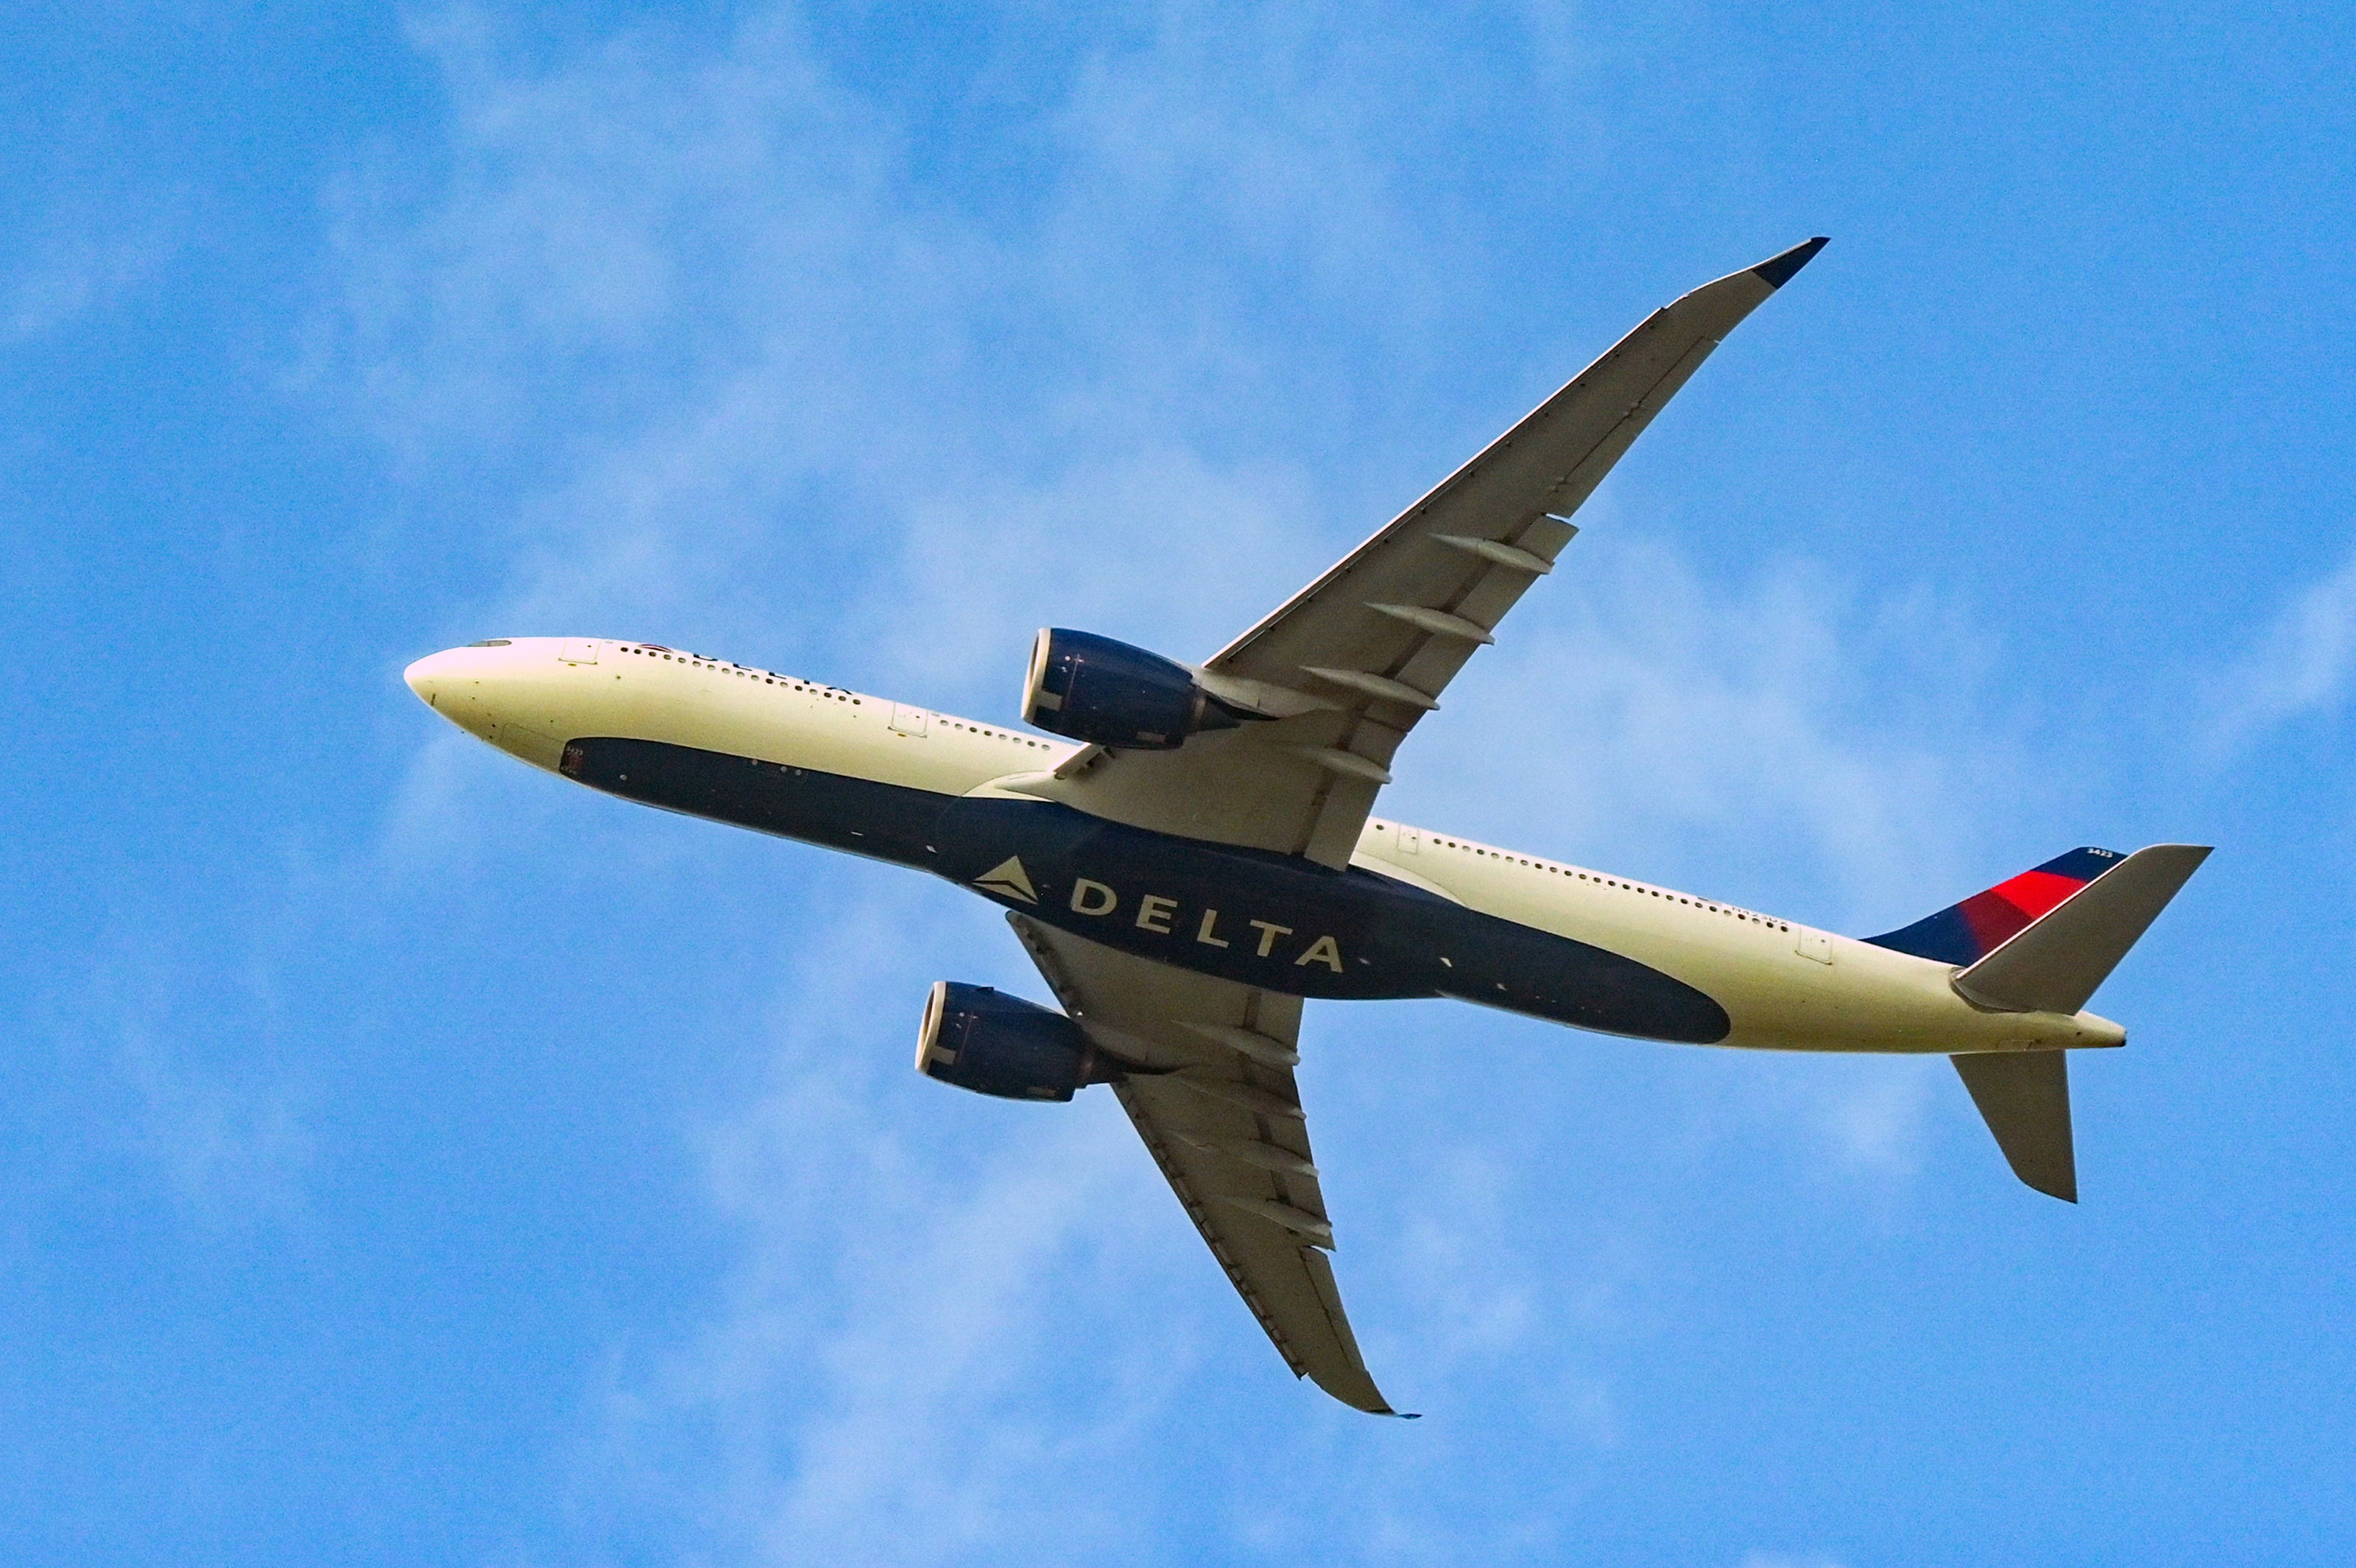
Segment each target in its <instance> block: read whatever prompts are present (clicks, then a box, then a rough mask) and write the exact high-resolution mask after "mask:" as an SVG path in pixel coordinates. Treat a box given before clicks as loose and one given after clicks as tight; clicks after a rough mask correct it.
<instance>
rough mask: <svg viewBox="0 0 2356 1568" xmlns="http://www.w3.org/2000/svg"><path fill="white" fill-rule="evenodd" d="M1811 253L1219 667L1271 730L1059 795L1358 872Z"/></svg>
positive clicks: (1550, 408)
mask: <svg viewBox="0 0 2356 1568" xmlns="http://www.w3.org/2000/svg"><path fill="white" fill-rule="evenodd" d="M1824 244H1825V241H1824V240H1820V239H1819V240H1808V241H1807V242H1806V243H1804V244H1802V245H1796V246H1794V247H1793V248H1792V249H1791V250H1789V251H1784V252H1783V254H1782V255H1779V256H1773V257H1771V258H1769V259H1768V260H1766V261H1762V262H1760V263H1759V264H1758V265H1757V266H1755V267H1750V268H1746V269H1744V270H1743V271H1741V272H1732V273H1730V274H1728V275H1727V276H1725V277H1723V278H1719V280H1717V281H1716V282H1715V283H1704V284H1703V285H1702V286H1701V287H1699V288H1697V289H1695V290H1694V291H1692V292H1691V293H1687V294H1686V295H1684V296H1683V297H1682V298H1679V299H1677V300H1676V301H1675V302H1673V303H1671V304H1666V305H1664V306H1663V307H1662V308H1661V309H1659V310H1656V311H1655V312H1654V313H1653V314H1652V315H1649V316H1647V317H1646V318H1645V319H1644V321H1643V322H1642V323H1641V324H1640V325H1638V326H1637V327H1636V329H1635V330H1634V331H1633V332H1631V333H1629V334H1628V336H1625V337H1623V338H1622V339H1621V340H1620V341H1619V342H1618V343H1617V344H1614V345H1613V346H1612V347H1611V348H1610V349H1609V350H1608V351H1606V352H1605V354H1604V355H1603V357H1601V358H1600V359H1598V360H1596V362H1595V363H1594V364H1592V365H1590V366H1589V367H1588V368H1586V369H1584V370H1582V371H1580V373H1579V374H1578V375H1577V376H1576V377H1574V378H1572V379H1571V380H1570V382H1569V384H1568V385H1567V386H1565V387H1563V388H1562V389H1561V390H1559V391H1558V392H1556V393H1555V394H1554V395H1553V396H1552V397H1550V398H1548V399H1547V400H1546V401H1545V402H1543V403H1540V404H1539V405H1538V406H1537V408H1536V409H1535V410H1533V411H1531V412H1530V413H1529V414H1528V415H1526V417H1525V418H1523V419H1522V420H1521V421H1520V422H1518V423H1517V424H1515V426H1514V428H1513V429H1511V430H1509V431H1507V432H1505V434H1504V435H1501V436H1499V437H1498V438H1497V439H1496V440H1495V441H1494V442H1492V443H1490V444H1489V445H1488V447H1487V448H1486V449H1485V450H1483V452H1482V453H1480V455H1478V456H1476V457H1474V458H1473V459H1472V461H1471V462H1470V463H1467V464H1464V466H1463V467H1462V468H1460V469H1458V470H1457V471H1456V472H1455V473H1454V474H1451V475H1449V476H1448V477H1447V478H1446V479H1444V480H1442V481H1440V484H1439V485H1438V486H1436V487H1435V488H1434V489H1433V490H1432V491H1431V493H1430V495H1428V496H1424V497H1423V498H1422V499H1421V500H1419V501H1418V502H1417V503H1416V504H1415V505H1414V506H1412V507H1408V509H1407V510H1406V511H1404V512H1402V513H1400V514H1399V516H1398V517H1397V518H1395V519H1394V520H1393V521H1392V522H1391V523H1389V524H1388V525H1387V527H1385V528H1383V529H1382V531H1381V532H1379V533H1377V534H1376V535H1375V537H1374V538H1372V539H1368V540H1367V541H1366V542H1365V544H1362V545H1360V546H1359V547H1358V548H1357V549H1355V550H1353V551H1351V552H1350V553H1349V554H1348V555H1347V556H1345V557H1344V558H1343V559H1342V560H1341V561H1339V562H1338V563H1336V564H1335V565H1334V566H1333V569H1332V570H1331V571H1327V572H1326V573H1325V574H1324V575H1323V577H1320V578H1319V579H1318V580H1317V581H1314V582H1312V583H1311V584H1310V585H1309V586H1308V587H1306V588H1304V589H1302V590H1301V592H1299V593H1296V594H1294V595H1293V596H1292V598H1291V599H1290V600H1289V601H1288V602H1287V603H1284V604H1283V605H1282V606H1281V607H1280V608H1279V609H1278V610H1277V611H1276V612H1275V613H1273V614H1270V615H1269V616H1268V617H1267V618H1266V619H1265V620H1263V621H1261V622H1260V623H1259V624H1258V625H1257V626H1254V627H1253V628H1252V629H1251V630H1249V631H1248V632H1246V633H1245V634H1244V635H1242V636H1240V637H1238V638H1237V639H1236V640H1235V641H1234V642H1233V643H1231V644H1229V645H1227V646H1226V648H1224V649H1222V650H1221V651H1219V652H1218V653H1216V654H1215V655H1213V656H1211V659H1210V661H1209V663H1208V664H1206V665H1205V667H1204V668H1203V671H1202V677H1201V678H1202V680H1203V684H1204V686H1205V688H1206V689H1207V690H1209V691H1210V692H1211V694H1212V695H1213V696H1215V697H1218V698H1220V699H1223V700H1232V701H1233V702H1235V703H1236V704H1237V705H1239V706H1242V707H1244V708H1246V709H1250V710H1253V711H1257V712H1259V713H1261V714H1262V715H1264V716H1266V717H1265V719H1264V720H1263V721H1261V722H1256V723H1249V724H1246V725H1245V726H1243V727H1242V728H1241V729H1238V730H1226V731H1214V732H1211V733H1207V734H1201V735H1196V736H1194V737H1193V738H1192V739H1190V740H1189V741H1187V742H1186V744H1185V745H1184V746H1183V747H1182V748H1180V749H1178V750H1176V751H1173V752H1122V753H1119V754H1117V755H1116V754H1112V753H1108V752H1105V751H1103V750H1102V749H1101V748H1098V747H1094V746H1091V747H1088V748H1087V749H1086V750H1084V751H1083V752H1079V753H1077V754H1076V755H1075V756H1074V757H1073V758H1072V759H1070V760H1069V761H1067V762H1066V763H1065V764H1064V765H1063V766H1062V767H1060V768H1058V769H1057V770H1056V773H1057V775H1058V777H1059V779H1061V780H1062V781H1065V787H1064V788H1063V789H1062V790H1060V791H1058V792H1056V798H1060V799H1065V800H1068V801H1069V802H1070V803H1071V804H1072V805H1075V806H1077V807H1078V808H1079V809H1081V810H1083V811H1086V812H1088V813H1090V814H1091V815H1093V816H1105V817H1110V818H1112V819H1113V820H1115V821H1119V822H1126V823H1129V824H1130V825H1132V826H1134V827H1147V828H1151V829H1154V830H1156V831H1159V832H1165V833H1177V834H1182V835H1183V836H1185V837H1192V838H1207V839H1210V840H1212V841H1214V842H1215V843H1221V844H1239V845H1248V846H1250V847H1252V848H1260V849H1273V850H1276V851H1278V852H1280V853H1282V854H1290V855H1303V856H1306V857H1307V858H1309V859H1312V860H1315V861H1317V862H1319V863H1320V864H1323V865H1326V866H1331V867H1333V868H1334V869H1337V870H1338V869H1342V868H1343V867H1345V866H1347V865H1348V864H1349V859H1350V851H1351V850H1352V849H1353V848H1355V846H1356V844H1357V842H1358V833H1359V829H1360V828H1361V827H1364V825H1365V819H1366V815H1367V813H1368V812H1369V811H1370V810H1371V809H1372V808H1373V806H1374V801H1375V793H1376V790H1378V789H1379V788H1380V787H1381V786H1382V785H1383V784H1387V783H1388V782H1390V772H1389V769H1390V763H1391V757H1392V754H1393V753H1394V752H1397V751H1398V745H1399V742H1400V741H1403V740H1405V739H1406V737H1407V732H1408V731H1409V730H1411V729H1413V728H1414V727H1415V724H1416V722H1417V720H1420V719H1421V718H1422V717H1423V716H1424V714H1426V713H1427V712H1430V710H1431V709H1435V708H1438V707H1439V706H1440V700H1439V699H1440V692H1441V690H1442V689H1444V688H1446V687H1447V685H1448V683H1449V682H1450V681H1451V680H1452V679H1454V678H1455V676H1456V672H1457V671H1458V670H1460V669H1462V667H1464V664H1465V662H1466V661H1467V660H1469V659H1470V658H1471V657H1472V654H1473V651H1474V650H1475V649H1476V648H1478V647H1480V646H1481V645H1483V644H1485V643H1490V642H1494V641H1495V637H1494V635H1493V634H1494V632H1495V629H1496V626H1497V624H1498V623H1499V622H1500V621H1502V620H1503V619H1504V618H1505V612H1506V611H1508V610H1510V609H1512V608H1513V606H1514V604H1515V601H1517V600H1519V599H1520V598H1521V596H1522V594H1523V593H1524V592H1526V591H1527V589H1528V588H1529V586H1530V584H1531V583H1533V582H1535V581H1537V580H1538V578H1539V577H1541V576H1543V575H1544V574H1546V573H1547V572H1548V571H1553V570H1554V560H1555V556H1556V555H1557V553H1558V552H1559V551H1560V550H1561V549H1562V548H1563V546H1564V545H1566V544H1568V543H1569V540H1570V538H1571V536H1572V535H1573V534H1575V533H1577V532H1578V529H1577V528H1573V527H1572V526H1571V524H1570V522H1569V517H1570V516H1571V514H1572V513H1574V512H1576V511H1577V510H1578V509H1579V507H1580V506H1581V505H1582V504H1583V503H1584V502H1585V501H1586V499H1587V497H1588V496H1590V494H1592V493H1593V491H1594V489H1595V487H1596V486H1597V485H1600V484H1601V483H1602V482H1603V476H1604V475H1606V474H1609V473H1610V472H1611V471H1612V464H1616V463H1618V462H1619V461H1620V457H1621V454H1622V453H1625V452H1626V451H1627V450H1628V448H1629V445H1630V444H1631V443H1633V442H1634V441H1635V439H1636V437H1637V436H1638V435H1639V434H1641V433H1642V432H1643V431H1644V427H1645V426H1646V425H1648V424H1650V423H1651V422H1652V421H1653V418H1654V416H1655V415H1656V414H1658V413H1659V412H1660V411H1661V410H1662V409H1663V408H1665V407H1666V406H1667V404H1668V401H1669V400H1670V399H1671V398H1672V397H1674V396H1676V392H1677V389H1679V388H1681V387H1683V386H1684V385H1685V384H1686V381H1687V379H1689V378H1690V377H1691V376H1692V375H1693V373H1694V371H1695V370H1696V369H1697V368H1700V365H1701V362H1702V361H1703V360H1704V359H1706V358H1708V357H1709V354H1710V351H1711V350H1712V349H1714V348H1716V347H1718V345H1719V339H1721V338H1723V337H1724V336H1726V335H1727V334H1728V333H1730V332H1731V331H1733V330H1734V328H1735V326H1736V325H1737V324H1738V323H1740V321H1741V320H1742V318H1743V317H1744V316H1746V315H1750V314H1751V311H1753V310H1754V309H1756V308H1757V307H1758V306H1759V305H1760V304H1762V302H1764V301H1765V300H1766V299H1767V297H1768V296H1769V295H1770V294H1772V293H1774V292H1775V291H1776V290H1777V289H1779V288H1781V287H1782V286H1783V284H1784V283H1787V282H1788V281H1790V279H1791V277H1792V275H1793V274H1794V273H1795V272H1798V271H1799V270H1800V269H1801V268H1802V267H1804V266H1805V265H1806V264H1807V263H1808V261H1810V259H1811V258H1813V257H1814V256H1815V253H1816V252H1817V251H1819V250H1821V249H1823V247H1824Z"/></svg>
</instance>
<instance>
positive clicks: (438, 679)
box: [401, 648, 460, 708]
mask: <svg viewBox="0 0 2356 1568" xmlns="http://www.w3.org/2000/svg"><path fill="white" fill-rule="evenodd" d="M459 651H460V650H459V649H456V648H451V649H448V650H447V651H445V652H443V653H438V654H428V655H426V656H424V657H423V658H422V659H419V660H418V661H417V662H416V663H415V664H413V665H411V666H410V667H408V668H407V669H405V670H402V672H401V678H402V680H404V681H406V682H407V683H408V685H409V689H410V690H412V691H413V692H415V693H417V700H418V701H420V702H423V703H424V704H425V705H426V706H427V707H429V708H438V707H439V706H440V702H439V701H438V699H439V698H440V697H441V695H442V683H443V682H444V680H445V679H446V678H448V677H449V674H450V667H451V665H452V664H454V663H455V662H456V661H455V659H454V658H453V657H452V655H454V654H456V653H458V652H459Z"/></svg>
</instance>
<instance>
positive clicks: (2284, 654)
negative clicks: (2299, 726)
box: [2209, 555, 2356, 752]
mask: <svg viewBox="0 0 2356 1568" xmlns="http://www.w3.org/2000/svg"><path fill="white" fill-rule="evenodd" d="M2351 678H2356V555H2351V556H2350V557H2349V558H2348V560H2346V561H2344V562H2342V563H2341V564H2340V567H2339V568H2338V569H2337V570H2336V571H2331V572H2329V573H2328V574H2327V575H2326V576H2324V577H2323V578H2322V579H2321V580H2320V581H2317V582H2314V583H2312V584H2310V585H2309V586H2308V588H2307V589H2306V590H2305V591H2304V592H2301V593H2299V594H2298V596H2297V598H2295V599H2293V600H2292V601H2291V602H2290V603H2287V604H2286V605H2285V606H2284V607H2283V608H2282V610H2281V611H2280V612H2279V613H2277V614H2276V616H2275V618H2274V620H2273V621H2272V622H2271V623H2270V624H2268V625H2267V626H2266V627H2265V630H2264V631H2262V632H2261V633H2260V634H2259V635H2258V637H2257V639H2256V640H2255V642H2254V644H2253V645H2251V646H2250V647H2249V648H2248V649H2247V650H2245V651H2244V653H2243V655H2242V656H2241V657H2239V658H2238V659H2236V660H2235V661H2234V662H2233V665H2232V667H2230V668H2229V669H2228V670H2227V672H2226V673H2225V674H2224V675H2223V676H2222V677H2219V678H2218V679H2217V680H2216V681H2215V682H2213V683H2212V684H2211V688H2210V691H2209V707H2210V711H2211V718H2212V720H2213V722H2212V725H2211V731H2210V734H2211V744H2212V746H2213V747H2214V749H2215V750H2216V751H2217V752H2229V751H2232V750H2234V749H2236V748H2238V747H2240V746H2243V745H2245V744H2247V743H2249V742H2250V741H2254V740H2255V739H2257V738H2258V737H2259V736H2261V735H2263V734H2264V733H2265V732H2266V731H2270V730H2273V729H2276V728H2277V727H2278V726H2280V725H2283V724H2286V723H2288V722H2289V721H2290V720H2294V719H2298V718H2302V717H2304V716H2306V715H2308V714H2311V713H2322V712H2328V711H2330V710H2332V709H2336V708H2338V707H2339V706H2340V702H2341V700H2342V699H2344V698H2345V697H2346V695H2347V692H2348V688H2349V684H2350V682H2351Z"/></svg>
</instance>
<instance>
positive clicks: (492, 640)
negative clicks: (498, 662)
mask: <svg viewBox="0 0 2356 1568" xmlns="http://www.w3.org/2000/svg"><path fill="white" fill-rule="evenodd" d="M514 641H515V639H514V638H513V637H485V638H484V639H483V640H482V641H481V642H479V643H468V644H467V646H468V647H470V648H504V647H506V646H508V645H509V644H511V643H513V642H514Z"/></svg>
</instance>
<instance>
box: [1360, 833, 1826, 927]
mask: <svg viewBox="0 0 2356 1568" xmlns="http://www.w3.org/2000/svg"><path fill="white" fill-rule="evenodd" d="M1381 830H1382V829H1381V827H1380V826H1379V825H1377V827H1376V832H1380V831H1381ZM1431 842H1432V843H1433V844H1434V845H1435V846H1437V847H1438V848H1442V849H1454V850H1458V851H1460V852H1462V853H1463V854H1467V855H1477V856H1479V857H1481V858H1482V859H1484V860H1503V861H1505V863H1506V864H1508V865H1516V866H1527V867H1528V868H1530V869H1532V870H1534V871H1545V872H1547V874H1548V875H1551V876H1557V877H1576V878H1577V879H1578V880H1580V881H1582V882H1593V883H1594V884H1595V885H1596V886H1598V887H1604V888H1618V889H1619V890H1620V891H1622V892H1631V893H1636V894H1638V895H1640V896H1650V897H1653V898H1656V899H1665V900H1666V901H1669V902H1670V903H1678V904H1684V905H1685V906H1686V907H1687V908H1688V909H1698V910H1707V911H1708V912H1710V913H1712V914H1722V915H1727V916H1730V917H1731V918H1732V919H1735V920H1739V921H1743V922H1745V923H1749V924H1751V925H1759V926H1764V927H1766V928H1767V929H1768V930H1770V931H1789V930H1791V929H1792V928H1791V926H1789V925H1788V924H1786V923H1783V921H1780V920H1771V919H1769V918H1768V917H1767V916H1765V915H1763V914H1752V913H1751V912H1750V911H1749V910H1740V909H1734V908H1731V907H1730V906H1728V905H1725V904H1714V903H1711V902H1710V901H1708V900H1707V899H1696V898H1687V897H1686V896H1685V895H1684V894H1682V893H1665V892H1663V891H1661V890H1660V889H1658V888H1648V887H1645V886H1644V885H1643V884H1641V883H1637V882H1625V881H1622V880H1620V879H1619V878H1617V877H1607V876H1604V875H1603V874H1602V873H1601V872H1600V871H1581V870H1577V869H1573V868H1571V867H1569V866H1557V865H1554V864H1552V863H1550V862H1548V861H1545V860H1532V859H1527V858H1526V857H1524V856H1520V855H1508V854H1506V853H1505V851H1504V850H1502V849H1483V848H1479V847H1478V846H1476V845H1472V844H1460V843H1458V842H1457V841H1456V840H1455V839H1453V838H1442V837H1440V836H1439V835H1438V834H1434V835H1432V837H1431Z"/></svg>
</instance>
